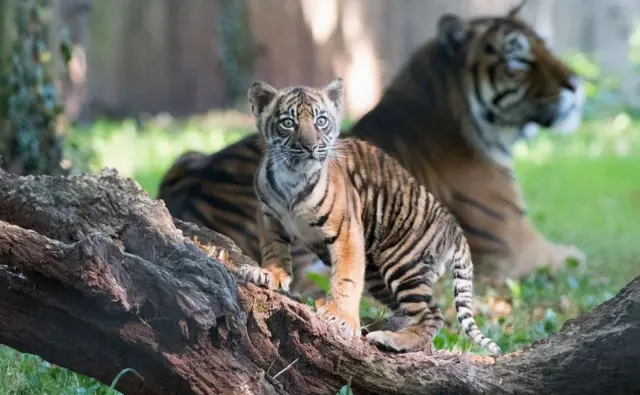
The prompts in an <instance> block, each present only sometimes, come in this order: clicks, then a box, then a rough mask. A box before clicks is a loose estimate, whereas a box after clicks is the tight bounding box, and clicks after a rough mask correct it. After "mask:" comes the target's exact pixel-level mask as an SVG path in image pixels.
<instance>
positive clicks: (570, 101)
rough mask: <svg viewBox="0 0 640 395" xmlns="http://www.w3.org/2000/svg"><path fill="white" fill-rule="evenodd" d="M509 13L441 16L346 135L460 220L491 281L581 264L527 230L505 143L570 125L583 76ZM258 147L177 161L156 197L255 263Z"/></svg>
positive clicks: (251, 143) (300, 264) (299, 252)
mask: <svg viewBox="0 0 640 395" xmlns="http://www.w3.org/2000/svg"><path fill="white" fill-rule="evenodd" d="M517 11H518V9H514V10H513V11H511V12H509V13H508V14H507V15H506V16H504V17H495V18H474V19H470V20H462V19H460V18H458V17H456V16H453V15H444V16H442V17H441V18H440V21H439V27H438V36H437V37H436V38H435V39H432V40H429V41H428V42H426V43H425V44H424V45H423V46H422V47H420V48H418V49H417V50H416V51H415V52H414V54H413V55H412V57H411V58H410V59H409V61H408V62H407V63H406V64H405V66H404V67H403V68H402V69H401V70H400V71H399V72H398V74H397V75H396V77H395V78H394V80H393V81H392V82H391V83H390V85H389V86H388V87H387V88H386V90H385V92H384V95H383V97H382V99H381V100H380V102H379V103H378V104H377V105H376V106H375V107H374V108H373V109H372V110H371V111H369V112H368V113H367V114H366V115H364V116H363V117H362V118H361V119H360V120H359V121H358V122H357V123H356V124H355V125H354V126H353V127H352V129H351V131H350V133H349V134H348V135H351V136H354V137H358V138H359V139H362V140H366V141H368V142H371V143H373V144H375V145H377V146H378V147H380V148H382V149H383V150H384V151H385V152H387V153H389V154H391V155H392V156H393V157H395V158H396V159H397V160H398V161H399V162H400V163H401V164H402V165H403V166H404V167H405V168H406V169H407V170H409V172H410V173H411V174H412V175H413V176H414V177H415V178H416V179H417V180H418V181H419V182H421V183H422V184H423V185H425V186H426V187H427V189H428V190H429V191H430V192H431V193H433V194H434V195H435V196H436V198H438V200H440V201H441V202H443V203H444V204H445V205H446V206H447V207H448V208H449V210H451V211H452V212H453V213H454V215H455V216H456V217H457V219H458V221H459V222H460V223H461V225H462V227H463V229H464V231H465V235H466V236H467V239H468V240H469V243H470V245H471V251H472V254H473V258H474V262H475V264H476V268H478V269H480V271H481V272H484V273H486V274H492V275H493V277H494V278H495V279H499V278H502V277H504V276H511V277H514V276H519V275H522V274H526V273H529V272H531V271H532V270H533V269H534V268H535V267H536V266H538V265H551V266H552V267H556V266H559V265H561V264H562V263H563V262H564V260H565V259H566V258H568V257H574V258H577V259H579V260H583V259H584V256H583V254H582V253H581V252H580V251H579V250H578V249H577V248H575V247H573V246H564V245H557V244H554V243H552V242H550V241H547V240H546V239H545V238H544V236H543V235H541V234H540V233H539V232H538V231H537V230H536V229H535V228H534V227H533V225H532V224H531V222H530V221H529V220H528V218H527V217H526V215H525V205H524V202H523V200H522V197H521V193H520V187H519V185H518V183H517V182H516V180H515V178H514V174H513V165H512V163H511V148H512V146H513V144H514V143H515V142H516V141H518V140H519V139H522V138H525V137H526V135H527V133H529V132H535V130H536V128H537V126H536V125H542V126H545V127H546V126H551V127H554V128H555V129H565V130H573V129H575V128H576V127H577V126H578V125H579V123H580V119H581V118H580V117H581V111H582V104H583V101H584V89H583V87H582V82H581V80H580V79H579V78H577V77H576V76H575V75H574V73H573V72H572V71H571V70H570V69H569V68H567V67H566V66H565V65H564V64H563V63H561V61H560V60H559V59H558V58H557V57H555V56H554V54H553V53H551V52H550V51H549V50H548V49H547V48H546V46H545V43H544V42H543V40H541V39H540V38H539V37H538V36H537V35H536V34H535V33H534V32H533V31H532V29H531V28H530V27H529V26H528V25H527V24H526V23H524V22H523V21H522V20H521V19H519V18H518V17H517ZM259 140H260V137H259V135H257V134H255V135H251V136H249V137H246V138H245V139H243V140H241V141H239V142H237V143H236V144H233V145H231V146H229V147H227V148H225V149H224V150H222V151H220V152H218V153H215V154H213V155H211V156H205V155H203V154H193V153H191V154H189V155H188V156H186V157H183V158H181V159H179V160H178V161H177V162H176V164H175V165H174V166H173V167H172V168H171V169H170V170H169V171H168V172H167V174H166V175H165V177H164V179H163V181H162V184H161V186H160V191H159V198H161V199H163V200H164V201H165V202H166V204H167V206H168V207H169V210H170V211H171V213H172V214H173V215H174V216H176V217H178V218H181V219H184V220H187V221H194V222H197V223H201V224H204V225H205V226H208V227H210V228H212V229H213V230H215V231H218V232H220V233H223V234H226V235H228V236H229V237H231V238H232V239H233V240H234V241H235V242H236V243H237V244H238V246H239V247H240V248H241V249H242V250H244V251H245V252H246V253H247V254H248V255H250V256H252V257H253V258H254V259H258V258H259V249H258V240H257V237H256V222H255V219H252V218H254V217H252V216H253V214H254V213H255V210H256V209H257V200H256V199H255V197H253V196H252V193H253V192H252V184H251V182H250V180H251V179H252V177H253V174H254V173H255V171H256V169H257V167H258V163H259V158H260V157H261V153H262V150H261V148H260V142H259ZM293 261H294V270H296V271H303V270H304V268H305V267H306V266H307V265H309V264H310V263H311V262H313V261H314V256H313V255H312V254H309V253H306V252H305V250H303V249H301V248H295V249H294V256H293ZM296 277H297V278H298V279H302V278H303V276H300V275H298V276H296ZM294 288H296V287H294ZM303 288H304V287H303V286H302V285H300V286H299V287H297V289H298V290H303Z"/></svg>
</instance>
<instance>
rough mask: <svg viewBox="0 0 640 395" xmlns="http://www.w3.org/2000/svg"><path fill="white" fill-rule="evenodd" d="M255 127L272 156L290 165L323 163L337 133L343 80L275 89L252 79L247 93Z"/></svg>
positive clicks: (340, 119) (340, 117)
mask: <svg viewBox="0 0 640 395" xmlns="http://www.w3.org/2000/svg"><path fill="white" fill-rule="evenodd" d="M247 96H248V98H249V104H250V105H251V112H252V113H253V115H254V118H255V120H256V125H257V127H258V130H259V131H260V133H262V135H263V136H264V138H265V141H266V143H267V149H268V150H269V152H270V154H271V157H272V158H273V159H274V160H278V161H280V162H281V163H285V164H286V165H287V167H288V168H293V167H294V166H298V165H300V164H305V163H307V164H308V163H310V162H311V163H323V162H324V161H325V160H326V159H327V157H328V156H329V154H330V153H331V151H332V148H333V145H334V143H335V141H336V139H337V138H338V136H339V134H340V124H341V122H342V100H343V82H342V79H341V78H337V79H335V80H333V81H331V82H330V83H329V84H328V85H326V86H325V87H323V88H319V89H318V88H313V87H306V86H295V87H288V88H284V89H281V90H277V89H275V88H273V87H272V86H270V85H268V84H266V83H264V82H254V83H253V84H252V85H251V87H250V88H249V91H248V93H247Z"/></svg>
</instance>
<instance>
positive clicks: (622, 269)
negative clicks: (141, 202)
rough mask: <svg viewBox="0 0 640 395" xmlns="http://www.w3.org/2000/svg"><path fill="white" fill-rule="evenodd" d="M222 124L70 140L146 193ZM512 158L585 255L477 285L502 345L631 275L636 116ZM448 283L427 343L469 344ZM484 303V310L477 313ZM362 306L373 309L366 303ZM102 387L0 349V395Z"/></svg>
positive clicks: (638, 171)
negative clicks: (494, 285)
mask: <svg viewBox="0 0 640 395" xmlns="http://www.w3.org/2000/svg"><path fill="white" fill-rule="evenodd" d="M223 121H224V120H222V121H221V120H220V119H219V118H215V117H213V118H194V119H192V120H187V121H184V122H173V123H170V124H160V123H159V122H155V123H152V124H149V125H146V126H145V127H144V128H142V130H138V128H137V127H136V125H135V123H133V122H124V123H121V124H113V123H104V122H99V123H96V124H95V125H93V126H92V128H91V130H86V129H76V130H74V132H73V134H72V136H71V139H70V140H69V142H70V143H72V144H73V145H75V146H76V147H80V148H82V147H92V148H93V149H94V150H95V151H96V156H94V157H93V158H90V160H89V162H88V164H89V166H88V168H87V170H89V171H92V172H97V171H99V170H100V168H102V167H104V166H109V167H115V168H117V169H118V170H119V171H120V173H121V175H123V176H126V177H132V178H135V179H136V180H138V182H140V184H141V185H142V187H144V188H145V189H146V190H147V191H148V192H149V194H150V195H151V196H152V197H155V195H156V192H157V185H158V182H159V180H160V178H161V177H162V174H163V173H164V171H166V169H167V168H168V167H169V166H170V164H171V163H172V161H173V160H174V159H175V158H176V157H177V156H178V155H179V154H180V153H182V152H183V151H185V150H188V149H195V150H201V151H205V152H212V151H217V150H219V149H221V148H222V147H224V146H225V145H227V144H229V143H231V142H233V141H236V140H237V139H239V138H240V137H241V136H242V135H243V134H244V133H246V132H247V130H249V129H248V128H250V123H246V122H245V123H241V122H235V123H234V124H235V125H239V126H235V127H231V126H230V127H225V128H224V129H222V128H221V127H220V125H222V124H225V123H226V124H228V123H229V122H226V121H224V122H223ZM85 154H86V153H84V152H82V150H74V158H76V159H82V160H86V159H87V157H86V155H85ZM516 158H517V161H516V170H517V174H518V178H519V180H520V181H521V183H522V185H523V188H524V195H525V198H526V201H527V204H528V209H529V213H530V216H531V218H532V220H533V221H534V223H535V224H536V226H538V228H539V229H540V230H541V231H542V232H543V234H545V235H546V236H547V237H549V238H550V239H552V240H554V241H557V242H562V243H571V244H575V245H577V246H578V247H580V248H581V249H582V250H583V251H584V252H585V253H586V254H587V259H588V262H587V265H586V267H585V268H575V267H571V265H568V266H567V267H566V268H565V269H564V270H562V271H561V272H560V273H558V274H557V277H556V278H555V279H554V280H552V279H551V278H550V277H549V275H548V273H546V272H544V270H542V271H540V272H539V273H536V274H534V275H531V276H530V277H529V278H526V279H522V280H520V281H518V280H512V281H510V282H509V283H508V285H505V286H503V287H501V288H499V289H487V288H486V287H478V291H479V292H478V304H477V308H478V310H479V311H480V313H478V315H477V321H478V323H479V324H480V326H481V327H482V328H483V330H484V331H485V332H486V333H487V334H488V335H490V336H491V337H492V338H494V339H496V340H497V341H498V343H499V344H500V346H501V347H503V349H504V350H505V351H513V350H514V349H518V348H520V347H522V346H523V345H526V344H529V343H531V341H533V340H535V339H540V338H544V337H546V336H547V335H548V334H549V333H551V332H554V331H556V330H558V329H559V328H560V326H561V325H562V324H563V323H564V322H565V321H566V320H567V319H569V318H572V317H575V316H577V315H578V314H580V313H583V312H585V311H587V310H589V309H591V308H593V307H594V306H597V305H598V304H599V303H601V302H602V301H604V300H606V299H608V298H610V297H612V296H613V295H614V294H615V293H616V292H617V291H619V289H620V288H621V287H622V286H624V285H625V284H626V283H627V282H628V281H629V280H630V279H632V278H633V277H634V276H636V275H638V273H640V243H638V240H640V226H638V224H639V223H640V121H633V120H631V119H630V118H629V117H628V116H625V115H619V116H616V117H614V118H612V119H610V120H606V121H589V122H587V123H585V125H584V126H583V127H582V128H581V130H580V131H579V132H578V133H577V134H574V135H570V136H551V135H550V134H548V133H544V134H542V135H541V136H539V137H538V138H537V139H535V140H534V141H533V142H531V143H528V144H521V145H520V146H518V148H517V150H516ZM448 286H449V282H448V280H445V281H443V284H441V287H439V288H440V289H441V290H443V292H442V293H441V295H442V296H441V300H440V304H441V306H443V307H444V310H446V315H447V320H448V325H447V326H446V327H445V329H443V331H441V333H440V334H439V335H438V337H437V338H436V340H435V342H434V343H435V346H436V347H437V348H446V349H455V350H465V349H468V348H469V342H468V340H467V339H466V338H465V337H464V336H460V334H459V328H458V324H457V323H456V322H455V320H454V319H453V314H452V313H453V310H452V308H450V307H449V306H451V298H450V293H451V292H450V288H449V287H448ZM487 309H489V310H490V311H492V312H493V313H492V314H482V312H484V311H489V310H487ZM500 309H502V314H500V313H499V310H500ZM363 313H366V314H365V315H368V316H370V317H375V316H376V315H377V314H378V312H376V311H375V310H373V311H371V309H369V311H366V312H365V311H363ZM487 317H488V318H487ZM474 350H475V351H480V350H478V349H477V348H475V347H474ZM122 368H123V369H125V368H127V366H123V367H122ZM134 368H135V367H134ZM105 388H106V387H103V386H98V385H97V383H96V382H95V381H94V380H92V379H89V378H86V377H82V376H79V375H75V374H73V373H70V372H68V371H66V370H64V369H62V368H59V367H55V366H51V365H48V364H46V363H44V362H42V360H40V359H39V358H37V357H33V356H26V355H19V356H18V357H17V358H16V353H15V352H14V351H12V350H10V349H8V348H0V393H1V394H83V393H91V394H106V393H107V392H106V390H105Z"/></svg>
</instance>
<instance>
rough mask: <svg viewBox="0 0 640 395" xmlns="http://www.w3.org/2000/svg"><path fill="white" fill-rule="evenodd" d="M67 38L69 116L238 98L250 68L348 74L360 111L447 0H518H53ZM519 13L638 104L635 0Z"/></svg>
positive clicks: (544, 5)
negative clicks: (615, 79)
mask: <svg viewBox="0 0 640 395" xmlns="http://www.w3.org/2000/svg"><path fill="white" fill-rule="evenodd" d="M54 3H55V11H54V13H55V17H56V18H58V20H59V21H61V22H62V23H64V24H65V25H66V26H67V27H68V28H69V30H70V34H71V39H72V41H73V43H74V53H73V60H72V62H71V64H70V73H69V76H68V77H65V80H64V81H62V91H63V94H64V97H65V100H66V109H67V113H68V114H69V116H70V117H71V118H72V119H74V118H79V119H81V120H91V119H95V118H100V117H107V118H120V117H126V116H132V115H137V114H140V113H150V114H157V113H159V112H169V113H171V114H172V115H177V116H180V115H190V114H195V113H202V112H206V111H209V110H211V109H218V108H230V107H236V108H238V109H242V110H244V109H245V92H246V89H247V86H248V85H249V83H250V82H251V81H252V80H253V79H256V78H257V79H263V80H266V81H268V82H270V83H272V84H274V85H276V86H284V85H289V84H297V83H302V84H321V83H324V82H326V81H328V80H329V79H330V78H333V77H334V76H342V77H343V78H344V79H345V80H346V83H347V90H346V95H347V105H348V109H349V114H348V115H350V116H351V117H357V116H359V115H361V114H362V113H363V112H364V111H367V110H368V109H369V108H370V107H371V106H372V105H373V104H374V103H375V102H376V101H377V100H378V99H379V96H380V94H381V90H382V89H383V87H384V85H385V84H386V83H387V82H388V81H389V79H390V78H391V77H392V76H393V75H394V73H395V72H396V71H397V69H398V68H399V67H400V66H401V65H402V64H403V63H404V62H405V61H406V60H407V58H408V56H409V55H410V52H411V51H412V50H413V49H414V48H416V47H417V46H418V45H420V43H422V42H423V41H424V40H425V39H428V38H431V37H433V35H434V34H435V31H436V22H437V20H438V18H439V17H440V16H441V15H442V14H443V13H445V12H453V13H456V14H459V15H462V16H472V15H480V14H485V15H491V14H503V13H505V12H506V11H507V9H508V8H509V7H511V6H513V5H515V4H517V3H519V1H513V0H93V1H92V0H54ZM522 15H523V17H524V18H525V19H526V20H527V21H529V22H530V23H532V24H533V25H534V27H535V28H536V29H537V30H538V32H539V33H540V34H541V35H542V36H543V37H545V38H546V39H547V40H548V42H549V45H550V46H551V47H552V48H554V49H555V50H556V51H559V52H560V53H561V54H563V53H570V52H572V51H580V52H582V53H584V54H587V55H589V56H593V58H594V59H595V60H596V61H597V62H598V64H599V65H600V66H602V68H603V69H605V70H606V71H607V72H610V73H616V74H618V75H620V76H622V78H623V79H624V81H625V82H624V84H623V90H624V94H625V96H626V100H627V101H629V102H631V103H632V104H638V105H640V99H639V97H640V80H639V78H638V74H639V73H637V72H636V73H634V71H633V63H632V62H631V61H630V59H629V48H628V46H629V41H630V38H631V36H632V34H633V33H634V31H635V30H636V29H635V24H636V21H638V20H639V19H640V1H638V0H529V1H528V2H527V4H526V6H525V8H524V10H523V13H522Z"/></svg>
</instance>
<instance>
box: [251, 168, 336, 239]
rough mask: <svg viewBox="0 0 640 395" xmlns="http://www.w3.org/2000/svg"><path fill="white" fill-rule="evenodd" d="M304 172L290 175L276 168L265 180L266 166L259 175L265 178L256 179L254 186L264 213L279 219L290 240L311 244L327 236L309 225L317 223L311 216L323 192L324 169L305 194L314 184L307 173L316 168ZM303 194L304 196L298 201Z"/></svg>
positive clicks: (324, 183) (317, 228) (315, 218)
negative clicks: (263, 206)
mask: <svg viewBox="0 0 640 395" xmlns="http://www.w3.org/2000/svg"><path fill="white" fill-rule="evenodd" d="M305 170H306V171H296V172H291V171H288V170H287V169H282V168H275V169H274V172H273V175H272V177H266V167H264V166H263V167H262V168H261V169H260V172H262V174H263V175H264V176H263V177H260V178H259V181H258V183H257V187H258V189H259V190H260V191H261V194H262V196H263V198H264V199H265V200H266V203H267V206H268V207H267V209H268V210H267V211H268V212H270V214H272V215H273V216H274V217H276V218H277V219H278V221H279V222H280V224H281V225H282V227H283V229H284V230H285V232H286V233H287V235H288V236H289V237H290V238H291V239H292V240H298V239H299V240H300V241H302V242H304V243H305V244H314V243H316V242H318V241H320V240H322V239H324V237H326V234H325V232H324V231H323V230H322V228H321V227H317V226H312V225H311V224H313V223H314V222H316V221H317V220H318V218H317V216H316V215H314V213H315V212H316V211H317V210H316V205H317V204H318V202H320V200H321V199H322V196H323V194H324V191H325V185H326V182H327V180H326V169H320V174H319V176H318V179H317V180H315V186H314V187H313V188H312V189H311V191H310V192H308V193H305V188H308V185H309V182H311V181H313V180H311V178H310V176H309V174H313V172H314V170H317V169H314V168H310V169H305ZM269 179H271V181H269ZM303 194H304V197H303V198H300V197H301V195H303Z"/></svg>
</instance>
